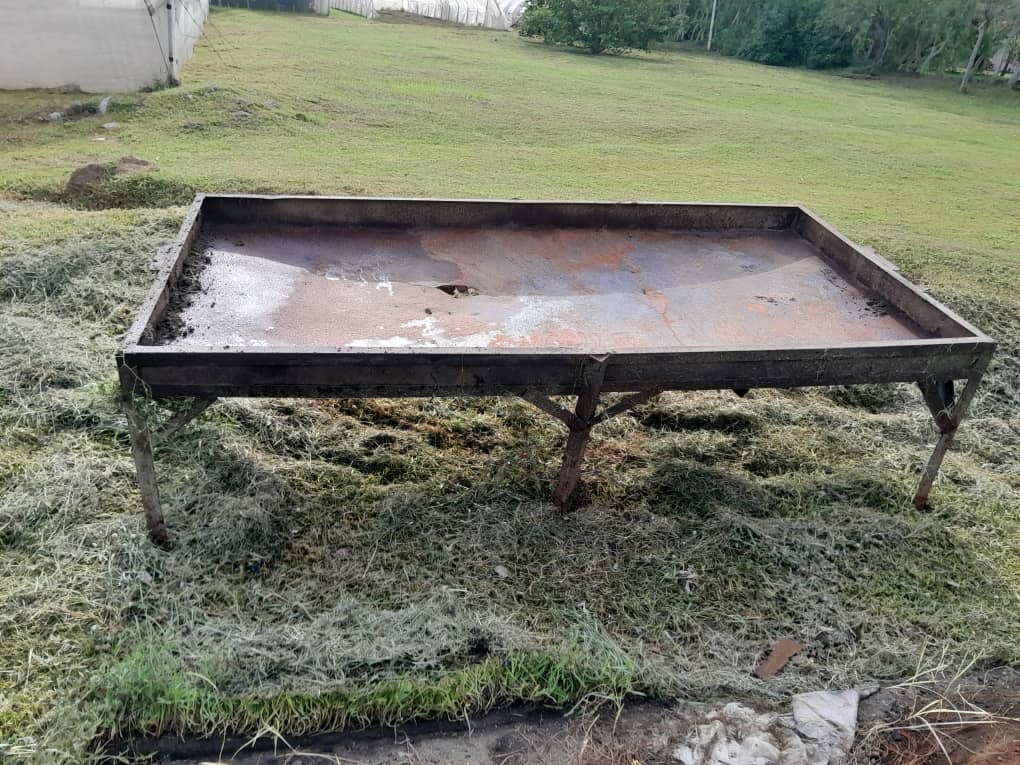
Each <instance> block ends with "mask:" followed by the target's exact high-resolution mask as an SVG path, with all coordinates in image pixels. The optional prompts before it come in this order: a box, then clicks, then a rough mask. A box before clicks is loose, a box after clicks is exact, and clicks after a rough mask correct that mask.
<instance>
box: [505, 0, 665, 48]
mask: <svg viewBox="0 0 1020 765" xmlns="http://www.w3.org/2000/svg"><path fill="white" fill-rule="evenodd" d="M670 18H671V13H670V8H669V4H668V3H667V2H665V1H664V0H531V2H529V3H528V7H527V8H526V9H525V10H524V13H523V15H522V16H521V20H520V22H519V24H518V29H519V30H520V33H521V34H522V35H525V36H530V37H541V38H543V39H544V40H545V42H547V43H552V44H556V45H573V46H576V47H579V48H584V49H585V50H587V51H588V52H590V53H603V52H620V51H625V50H629V49H638V50H648V47H649V46H650V45H651V44H652V43H653V42H657V41H660V40H662V39H664V38H665V37H666V35H667V34H668V33H669V29H670V24H669V21H670Z"/></svg>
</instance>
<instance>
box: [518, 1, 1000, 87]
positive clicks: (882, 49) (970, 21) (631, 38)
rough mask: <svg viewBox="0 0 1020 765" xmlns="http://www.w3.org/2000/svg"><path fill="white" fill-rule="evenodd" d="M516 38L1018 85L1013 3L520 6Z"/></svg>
mask: <svg viewBox="0 0 1020 765" xmlns="http://www.w3.org/2000/svg"><path fill="white" fill-rule="evenodd" d="M713 7H714V8H715V19H714V24H713V19H712V16H713ZM519 29H520V31H521V33H522V34H524V35H530V36H536V37H543V38H544V39H545V40H546V41H547V42H552V43H565V44H570V45H577V46H580V47H583V48H586V49H588V50H590V51H591V52H594V53H598V52H602V51H612V50H623V49H628V48H640V49H647V48H648V46H649V45H650V44H651V43H653V42H657V41H660V40H663V39H669V38H673V39H675V40H687V41H694V42H698V43H703V44H706V45H707V44H709V38H710V36H711V37H712V40H711V43H712V47H713V48H714V49H718V50H719V51H721V52H722V53H725V54H728V55H732V56H739V57H740V58H745V59H748V60H751V61H757V62H760V63H763V64H771V65H777V66H804V67H809V68H815V69H826V68H837V67H855V68H858V69H860V70H862V71H874V72H889V71H899V72H912V73H919V74H923V73H926V72H932V71H938V70H940V69H941V70H945V69H947V68H949V69H954V70H957V71H960V72H961V87H963V88H966V86H967V83H968V82H969V81H970V80H971V78H972V77H973V75H974V73H976V72H984V71H992V72H994V73H995V74H999V75H1003V76H1006V77H1009V78H1010V80H1011V82H1010V84H1011V85H1017V84H1018V83H1017V80H1018V79H1020V0H679V2H677V1H675V0H673V1H667V0H530V2H529V3H528V7H527V8H526V10H525V12H524V15H523V16H522V18H521V21H520V24H519Z"/></svg>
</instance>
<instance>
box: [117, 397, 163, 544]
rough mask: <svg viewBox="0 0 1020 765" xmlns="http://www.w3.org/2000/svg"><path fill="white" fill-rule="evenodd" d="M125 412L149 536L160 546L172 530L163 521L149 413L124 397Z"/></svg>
mask: <svg viewBox="0 0 1020 765" xmlns="http://www.w3.org/2000/svg"><path fill="white" fill-rule="evenodd" d="M124 412H125V414H126V415H127V421H128V434H129V435H130V436H131V453H132V454H133V455H134V458H135V471H136V472H137V474H138V490H139V491H140V492H141V494H142V507H143V508H144V510H145V524H146V525H147V526H148V527H149V538H150V539H152V541H153V543H154V544H156V545H158V546H160V547H167V546H169V544H170V532H169V531H168V530H167V527H166V523H165V522H164V521H163V509H162V507H161V505H160V501H159V486H158V485H157V483H156V465H155V464H154V463H153V461H152V441H151V439H150V438H149V428H148V426H147V425H146V423H145V417H144V416H143V415H142V413H141V412H139V411H138V409H136V408H135V405H134V402H133V401H132V400H131V399H130V397H127V398H125V399H124Z"/></svg>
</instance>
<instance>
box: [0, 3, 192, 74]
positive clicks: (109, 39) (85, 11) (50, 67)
mask: <svg viewBox="0 0 1020 765" xmlns="http://www.w3.org/2000/svg"><path fill="white" fill-rule="evenodd" d="M173 6H174V9H173V18H174V33H173V37H174V45H173V47H174V50H173V59H174V60H173V62H172V63H171V62H169V61H168V54H169V53H170V49H169V44H168V38H169V36H170V35H169V31H168V29H167V10H166V1H165V0H0V88H5V89H18V88H62V87H77V88H80V89H81V90H83V91H86V92H89V93H107V92H115V91H126V90H138V89H139V88H144V87H148V86H151V85H154V84H157V83H160V82H166V81H167V80H168V78H169V79H177V78H178V77H179V75H180V68H181V65H182V64H183V63H184V62H185V61H187V60H188V58H190V57H191V51H192V48H193V46H194V43H195V40H196V39H197V38H198V37H200V36H201V34H202V25H203V24H204V23H205V19H206V16H207V15H208V12H209V2H208V0H173Z"/></svg>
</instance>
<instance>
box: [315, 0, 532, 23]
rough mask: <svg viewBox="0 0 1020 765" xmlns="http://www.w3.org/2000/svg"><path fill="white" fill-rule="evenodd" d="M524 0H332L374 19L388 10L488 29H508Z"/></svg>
mask: <svg viewBox="0 0 1020 765" xmlns="http://www.w3.org/2000/svg"><path fill="white" fill-rule="evenodd" d="M524 3H525V0H508V1H507V2H504V3H500V2H498V0H330V7H331V8H335V9H336V10H338V11H347V12H349V13H356V14H358V15H359V16H366V17H367V18H370V19H371V18H375V17H376V16H378V15H379V13H382V12H386V11H400V12H403V13H410V14H412V15H415V16H425V17H427V18H430V19H439V20H440V21H452V22H455V23H457V24H467V25H469V26H477V27H488V28H489V29H509V28H510V27H511V26H512V25H513V24H514V22H516V21H517V17H518V16H519V15H520V13H521V11H522V10H523V7H524Z"/></svg>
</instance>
